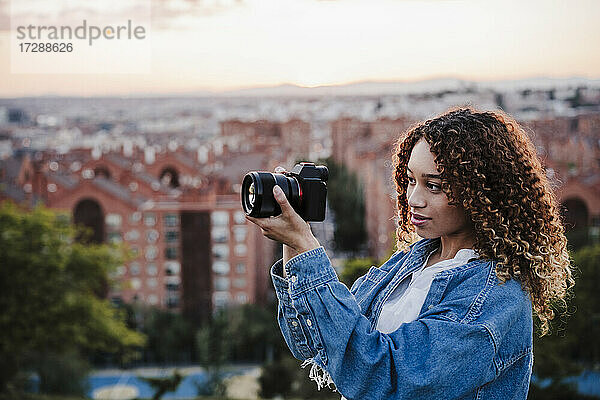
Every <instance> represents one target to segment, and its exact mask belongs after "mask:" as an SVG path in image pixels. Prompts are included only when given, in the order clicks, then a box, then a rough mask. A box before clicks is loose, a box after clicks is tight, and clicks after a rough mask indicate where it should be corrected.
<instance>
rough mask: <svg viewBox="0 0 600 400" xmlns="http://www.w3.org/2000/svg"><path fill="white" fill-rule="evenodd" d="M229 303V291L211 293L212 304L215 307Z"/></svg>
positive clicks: (221, 306)
mask: <svg viewBox="0 0 600 400" xmlns="http://www.w3.org/2000/svg"><path fill="white" fill-rule="evenodd" d="M228 303H229V293H227V292H220V293H218V292H217V293H213V304H214V307H215V308H217V309H218V308H223V307H225V306H226V305H227V304H228Z"/></svg>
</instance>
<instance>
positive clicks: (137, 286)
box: [129, 278, 142, 290]
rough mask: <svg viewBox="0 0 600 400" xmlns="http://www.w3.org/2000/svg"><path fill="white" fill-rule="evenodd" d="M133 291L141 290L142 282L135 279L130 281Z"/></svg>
mask: <svg viewBox="0 0 600 400" xmlns="http://www.w3.org/2000/svg"><path fill="white" fill-rule="evenodd" d="M129 282H130V283H131V288H132V289H133V290H139V289H140V288H141V287H142V281H140V280H139V279H138V278H133V279H131V280H130V281H129Z"/></svg>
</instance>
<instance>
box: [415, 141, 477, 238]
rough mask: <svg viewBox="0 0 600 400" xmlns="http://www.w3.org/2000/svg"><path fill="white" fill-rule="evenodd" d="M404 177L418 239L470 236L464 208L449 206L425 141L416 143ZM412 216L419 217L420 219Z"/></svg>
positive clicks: (469, 226)
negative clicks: (406, 177)
mask: <svg viewBox="0 0 600 400" xmlns="http://www.w3.org/2000/svg"><path fill="white" fill-rule="evenodd" d="M407 174H408V187H407V189H406V197H407V200H408V205H409V207H410V213H411V215H410V218H411V222H412V223H413V224H414V225H415V227H416V232H417V234H418V235H419V236H421V237H422V238H427V239H433V238H438V237H449V236H463V235H469V234H470V233H471V232H472V228H471V225H470V224H469V222H468V221H467V219H466V217H465V213H464V209H463V207H462V206H454V205H449V204H448V202H449V200H448V197H447V196H446V194H445V193H444V192H443V191H442V186H441V184H442V180H441V178H440V177H439V171H438V170H437V167H436V164H435V160H434V156H433V154H432V153H431V151H430V147H429V144H428V143H427V141H426V140H425V139H421V140H419V141H418V142H417V144H415V146H414V147H413V149H412V152H411V154H410V159H409V161H408V170H407ZM413 214H420V216H421V217H419V216H413ZM422 217H425V218H426V219H422Z"/></svg>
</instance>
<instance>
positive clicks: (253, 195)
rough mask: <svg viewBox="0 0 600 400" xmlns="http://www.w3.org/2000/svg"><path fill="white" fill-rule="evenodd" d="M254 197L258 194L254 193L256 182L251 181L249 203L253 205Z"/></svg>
mask: <svg viewBox="0 0 600 400" xmlns="http://www.w3.org/2000/svg"><path fill="white" fill-rule="evenodd" d="M254 199H256V195H255V194H254V183H251V184H250V187H249V188H248V203H249V204H250V205H251V206H254Z"/></svg>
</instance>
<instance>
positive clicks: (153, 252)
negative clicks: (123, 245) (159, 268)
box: [144, 246, 158, 260]
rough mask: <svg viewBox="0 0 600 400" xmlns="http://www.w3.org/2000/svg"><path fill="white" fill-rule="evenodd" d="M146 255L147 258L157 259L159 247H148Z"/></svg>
mask: <svg viewBox="0 0 600 400" xmlns="http://www.w3.org/2000/svg"><path fill="white" fill-rule="evenodd" d="M144 256H145V257H146V260H155V259H156V257H158V248H157V247H156V246H148V247H146V252H145V253H144Z"/></svg>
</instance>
